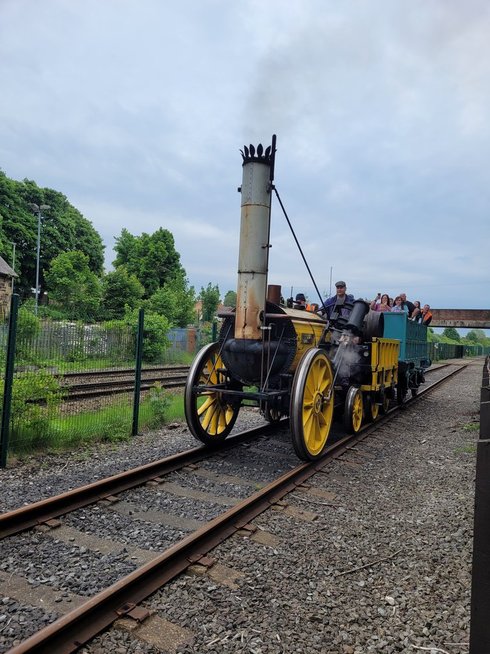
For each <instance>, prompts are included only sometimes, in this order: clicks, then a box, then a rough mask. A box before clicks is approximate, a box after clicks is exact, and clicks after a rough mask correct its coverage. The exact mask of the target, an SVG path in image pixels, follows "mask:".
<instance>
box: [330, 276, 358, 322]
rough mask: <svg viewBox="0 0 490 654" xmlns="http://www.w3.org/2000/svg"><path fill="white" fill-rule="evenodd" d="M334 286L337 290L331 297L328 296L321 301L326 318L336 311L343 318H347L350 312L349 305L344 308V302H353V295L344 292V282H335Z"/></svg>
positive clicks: (345, 287)
mask: <svg viewBox="0 0 490 654" xmlns="http://www.w3.org/2000/svg"><path fill="white" fill-rule="evenodd" d="M335 288H336V289H337V292H336V294H335V295H332V297H329V298H328V299H327V300H325V301H324V303H323V308H324V312H325V315H326V317H327V318H331V316H332V314H333V313H337V314H339V315H340V316H342V317H343V318H348V317H349V314H350V307H349V308H347V307H345V308H344V305H345V304H346V303H349V304H352V302H354V296H353V295H351V294H350V293H346V292H345V291H346V290H347V286H346V283H345V282H343V281H339V282H336V283H335Z"/></svg>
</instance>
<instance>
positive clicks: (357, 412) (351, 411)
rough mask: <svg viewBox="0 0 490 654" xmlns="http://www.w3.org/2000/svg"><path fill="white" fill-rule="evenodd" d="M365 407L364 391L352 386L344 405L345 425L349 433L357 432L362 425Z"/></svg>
mask: <svg viewBox="0 0 490 654" xmlns="http://www.w3.org/2000/svg"><path fill="white" fill-rule="evenodd" d="M363 417H364V407H363V401H362V391H361V389H360V388H358V387H357V386H350V387H349V390H348V391H347V396H346V398H345V406H344V427H345V429H346V431H347V433H349V434H352V433H354V434H357V432H358V431H359V430H360V428H361V425H362V419H363Z"/></svg>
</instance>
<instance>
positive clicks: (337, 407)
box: [184, 136, 430, 460]
mask: <svg viewBox="0 0 490 654" xmlns="http://www.w3.org/2000/svg"><path fill="white" fill-rule="evenodd" d="M275 151H276V148H275V136H274V137H273V139H272V145H271V146H268V147H267V148H265V149H264V148H263V146H262V145H260V144H259V145H258V146H257V147H256V148H255V147H254V146H253V145H250V146H249V147H246V146H245V147H244V149H243V151H242V159H243V165H242V169H243V175H242V185H241V187H240V188H239V189H238V190H239V191H240V193H241V223H240V246H239V260H238V283H237V303H236V308H235V309H234V310H232V311H229V312H227V313H224V314H221V317H222V318H223V323H222V327H221V330H220V334H219V338H218V340H217V342H215V343H211V344H209V345H207V346H205V347H204V348H203V349H202V350H201V351H200V352H199V353H198V354H197V356H196V358H195V360H194V362H193V364H192V366H191V368H190V372H189V375H188V379H187V383H186V387H185V392H184V402H185V415H186V420H187V424H188V426H189V429H190V431H191V433H192V434H193V435H194V436H195V437H196V438H197V439H198V440H200V441H201V442H203V443H205V444H206V445H208V446H213V445H217V444H219V443H221V442H222V441H223V440H224V439H225V438H226V437H227V436H228V434H229V433H230V432H231V430H232V429H233V426H234V424H235V421H236V419H237V417H238V413H239V411H240V408H241V406H243V405H244V404H246V405H252V406H257V407H259V408H260V410H261V412H262V413H263V415H264V417H265V418H266V419H267V420H268V421H269V422H277V421H279V420H280V419H281V418H282V417H285V416H289V418H290V430H291V437H292V443H293V447H294V450H295V452H296V454H297V456H298V457H299V458H301V459H303V460H314V459H316V458H318V457H320V456H321V455H322V452H323V451H324V449H325V446H326V444H327V440H328V437H329V434H330V430H331V425H332V421H333V419H334V417H337V416H339V417H341V418H342V420H343V423H344V426H345V428H346V429H347V430H348V431H349V432H357V431H359V430H360V429H361V426H362V424H363V423H364V422H366V421H367V420H376V419H377V417H378V415H379V413H386V412H387V411H388V408H389V404H390V401H391V400H397V401H398V402H399V403H403V402H405V401H406V398H407V396H408V394H409V392H411V393H412V395H415V394H416V393H417V389H418V388H419V386H420V384H421V383H423V382H424V370H425V369H426V368H427V367H429V366H430V361H429V359H428V358H427V328H426V327H425V326H424V325H420V324H418V323H415V322H412V321H409V320H408V319H407V317H406V315H405V314H394V313H393V314H390V313H387V314H384V313H378V312H373V311H370V308H369V304H368V303H367V302H365V301H364V300H362V299H359V300H355V301H354V302H352V303H347V302H346V303H345V304H344V305H343V306H342V309H341V310H340V309H339V310H336V309H337V307H334V310H333V313H331V314H330V316H329V317H328V319H327V318H326V317H325V316H324V315H321V314H320V313H311V312H308V311H303V310H298V309H294V308H290V307H288V306H285V305H284V304H283V302H282V301H281V292H280V287H278V286H268V285H267V275H268V261H269V249H270V243H269V234H270V219H271V195H272V191H273V189H274V186H273V180H274V161H275Z"/></svg>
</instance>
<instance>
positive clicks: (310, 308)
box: [306, 302, 320, 313]
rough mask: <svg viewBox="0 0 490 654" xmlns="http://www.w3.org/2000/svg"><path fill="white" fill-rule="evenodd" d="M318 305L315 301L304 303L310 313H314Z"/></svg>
mask: <svg viewBox="0 0 490 654" xmlns="http://www.w3.org/2000/svg"><path fill="white" fill-rule="evenodd" d="M319 308H320V307H319V306H318V304H316V302H312V303H311V304H307V305H306V310H307V311H311V313H316V312H317V311H318V309H319Z"/></svg>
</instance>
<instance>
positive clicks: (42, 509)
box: [0, 424, 278, 540]
mask: <svg viewBox="0 0 490 654" xmlns="http://www.w3.org/2000/svg"><path fill="white" fill-rule="evenodd" d="M277 427H278V425H277V424H276V425H272V424H264V425H261V426H260V427H255V428H254V429H249V430H247V431H244V432H240V433H239V434H237V435H236V436H230V437H229V438H227V440H226V441H225V443H223V444H222V445H220V447H219V451H223V449H230V448H232V447H235V446H236V445H239V444H240V443H242V442H244V441H249V440H253V439H255V438H259V437H260V436H263V435H264V434H267V433H269V432H270V431H274V430H276V429H277ZM213 451H218V450H217V449H216V450H213V449H210V448H208V447H204V446H199V447H194V448H192V449H190V450H186V451H185V452H180V453H178V454H172V455H170V456H168V457H165V458H163V459H159V460H158V461H153V462H152V463H147V464H145V465H143V466H139V467H138V468H133V469H131V470H126V471H124V472H120V473H118V474H116V475H113V476H111V477H106V478H104V479H100V480H98V481H95V482H92V483H91V484H87V485H85V486H80V487H79V488H74V489H72V490H69V491H67V492H66V493H61V494H60V495H55V496H53V497H48V498H46V499H44V500H40V501H39V502H35V503H33V504H29V505H28V506H22V507H20V508H18V509H14V510H13V511H8V512H5V513H2V514H0V540H1V539H2V538H6V537H7V536H12V535H13V534H18V533H20V532H21V531H25V530H26V529H30V528H31V527H35V526H36V525H39V524H43V523H46V522H47V521H48V520H53V519H55V518H59V517H60V516H62V515H65V514H66V513H70V512H71V511H75V510H76V509H80V508H82V507H84V506H88V505H90V504H94V503H95V502H98V501H99V500H103V499H104V498H107V497H109V496H112V495H116V494H117V493H122V492H123V491H125V490H129V489H130V488H135V487H137V486H141V485H142V484H144V483H146V482H147V481H150V480H152V479H155V478H158V477H161V476H163V475H167V474H168V473H170V472H173V471H174V470H179V469H180V468H182V467H184V466H186V465H189V464H191V463H195V462H196V461H202V459H205V458H206V457H208V456H209V454H210V452H213Z"/></svg>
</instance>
